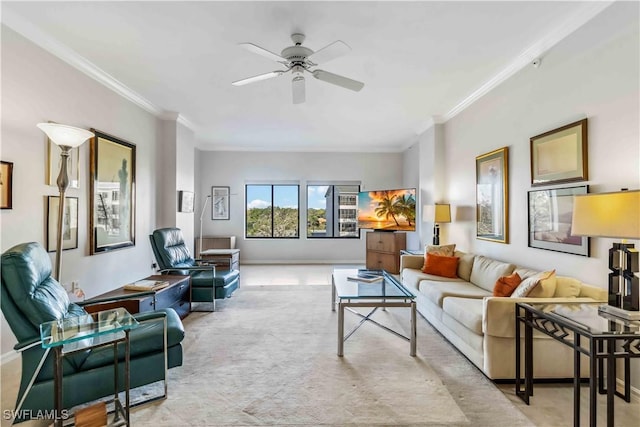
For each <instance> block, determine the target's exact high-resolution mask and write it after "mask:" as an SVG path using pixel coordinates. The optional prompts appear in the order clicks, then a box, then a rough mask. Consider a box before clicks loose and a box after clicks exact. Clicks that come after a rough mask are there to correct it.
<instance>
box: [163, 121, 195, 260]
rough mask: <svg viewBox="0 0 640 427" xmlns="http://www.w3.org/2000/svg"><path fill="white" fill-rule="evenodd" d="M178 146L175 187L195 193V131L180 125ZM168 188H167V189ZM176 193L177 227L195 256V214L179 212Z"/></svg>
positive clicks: (177, 139)
mask: <svg viewBox="0 0 640 427" xmlns="http://www.w3.org/2000/svg"><path fill="white" fill-rule="evenodd" d="M175 146H176V157H175V162H174V164H175V167H176V171H177V174H176V184H175V185H174V186H173V187H169V188H176V189H177V191H194V187H195V183H194V179H195V171H194V168H195V136H194V134H193V131H192V130H191V129H189V128H187V127H185V126H184V125H181V124H178V127H177V135H176V140H175ZM165 188H166V187H165ZM177 191H176V192H174V200H175V201H176V205H175V206H174V208H173V211H174V212H176V222H175V226H176V227H178V228H179V229H181V230H182V234H183V235H184V239H185V242H186V243H187V246H189V249H190V251H191V253H192V254H194V253H195V252H194V250H193V249H194V248H193V239H194V236H195V233H194V215H195V213H194V212H190V213H187V212H178V205H177V200H178V195H177Z"/></svg>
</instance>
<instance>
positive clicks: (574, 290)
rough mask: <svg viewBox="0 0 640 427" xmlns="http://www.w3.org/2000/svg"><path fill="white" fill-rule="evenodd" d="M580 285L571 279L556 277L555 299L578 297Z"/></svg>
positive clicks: (577, 281) (576, 280)
mask: <svg viewBox="0 0 640 427" xmlns="http://www.w3.org/2000/svg"><path fill="white" fill-rule="evenodd" d="M581 287H582V283H581V282H580V281H579V280H578V279H574V278H573V277H564V276H556V291H555V293H554V294H553V296H554V297H556V298H575V297H577V296H578V295H580V288H581Z"/></svg>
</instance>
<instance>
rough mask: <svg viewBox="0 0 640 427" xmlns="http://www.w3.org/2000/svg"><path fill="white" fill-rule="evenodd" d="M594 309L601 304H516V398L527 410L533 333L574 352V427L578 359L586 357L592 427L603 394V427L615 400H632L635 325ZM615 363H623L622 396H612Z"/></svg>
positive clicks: (637, 344) (639, 344)
mask: <svg viewBox="0 0 640 427" xmlns="http://www.w3.org/2000/svg"><path fill="white" fill-rule="evenodd" d="M599 305H602V303H597V304H594V303H590V304H588V303H565V304H525V303H516V318H515V322H516V330H515V340H516V343H517V345H516V352H515V353H516V360H515V362H516V394H517V395H518V396H519V397H520V398H521V399H522V400H523V401H524V402H525V403H526V404H527V405H528V404H529V401H530V397H531V396H533V330H534V329H535V330H537V331H540V332H542V333H543V334H545V335H548V336H550V337H551V338H554V339H555V340H557V341H559V342H561V343H563V344H565V345H567V346H569V347H571V348H573V350H574V358H573V364H574V378H573V425H574V426H576V427H577V426H580V355H581V354H584V355H586V356H587V357H588V358H589V425H590V426H591V427H596V425H597V417H596V415H597V414H596V408H597V397H598V393H600V394H605V393H606V394H607V426H608V427H613V426H614V401H613V400H614V397H615V396H619V397H622V398H623V399H624V400H625V401H627V402H629V401H630V400H631V384H630V365H631V364H630V359H631V358H640V351H638V350H639V349H640V321H638V320H636V321H633V320H632V321H630V320H626V319H622V318H620V317H616V316H613V315H611V314H608V313H604V312H601V311H599V310H598V306H599ZM521 325H523V326H524V328H523V329H524V380H523V379H522V377H521V372H522V371H521V360H520V357H521V349H520V342H521V341H520V336H521V332H520V326H521ZM617 359H622V360H623V363H624V393H619V392H618V391H616V360H617ZM605 362H606V363H605ZM605 365H606V369H605ZM605 373H606V377H607V378H606V386H605V384H604V374H605ZM523 385H524V388H522V386H523Z"/></svg>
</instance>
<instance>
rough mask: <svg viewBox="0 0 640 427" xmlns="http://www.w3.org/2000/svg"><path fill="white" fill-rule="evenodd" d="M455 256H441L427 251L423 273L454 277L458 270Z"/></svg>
mask: <svg viewBox="0 0 640 427" xmlns="http://www.w3.org/2000/svg"><path fill="white" fill-rule="evenodd" d="M458 259H459V258H458V257H457V256H442V255H436V254H431V253H427V259H426V261H425V263H424V268H423V269H422V272H423V273H427V274H433V275H434V276H442V277H451V278H456V277H458V276H457V274H456V273H457V272H458Z"/></svg>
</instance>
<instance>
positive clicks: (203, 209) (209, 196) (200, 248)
mask: <svg viewBox="0 0 640 427" xmlns="http://www.w3.org/2000/svg"><path fill="white" fill-rule="evenodd" d="M210 198H211V194H209V195H208V196H207V198H206V199H204V206H202V212H200V247H199V248H198V258H202V217H203V216H204V211H205V210H206V209H207V202H208V201H209V199H210Z"/></svg>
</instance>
